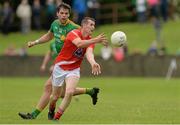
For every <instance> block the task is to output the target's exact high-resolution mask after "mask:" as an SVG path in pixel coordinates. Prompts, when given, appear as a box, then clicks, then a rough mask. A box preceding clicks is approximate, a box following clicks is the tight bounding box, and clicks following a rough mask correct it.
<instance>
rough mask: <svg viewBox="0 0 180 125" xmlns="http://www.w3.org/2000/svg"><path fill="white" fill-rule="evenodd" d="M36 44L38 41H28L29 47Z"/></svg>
mask: <svg viewBox="0 0 180 125" xmlns="http://www.w3.org/2000/svg"><path fill="white" fill-rule="evenodd" d="M35 44H36V43H35V42H34V41H30V42H28V43H27V45H28V47H29V48H30V47H32V46H34V45H35Z"/></svg>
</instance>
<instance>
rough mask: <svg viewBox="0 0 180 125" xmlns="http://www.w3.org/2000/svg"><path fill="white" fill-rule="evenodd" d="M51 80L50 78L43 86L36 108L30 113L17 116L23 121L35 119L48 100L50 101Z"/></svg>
mask: <svg viewBox="0 0 180 125" xmlns="http://www.w3.org/2000/svg"><path fill="white" fill-rule="evenodd" d="M51 81H52V78H51V77H50V78H49V79H48V80H47V81H46V83H45V85H44V91H43V94H42V96H41V98H40V100H39V102H38V104H37V106H36V109H35V110H33V111H32V113H19V115H20V116H21V117H22V118H23V119H35V118H36V117H37V116H38V115H39V113H40V112H41V111H42V110H43V109H44V108H45V107H46V106H47V105H48V103H49V100H50V96H51V92H52V83H51Z"/></svg>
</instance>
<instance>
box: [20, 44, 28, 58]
mask: <svg viewBox="0 0 180 125" xmlns="http://www.w3.org/2000/svg"><path fill="white" fill-rule="evenodd" d="M18 55H19V56H21V57H26V56H28V53H27V48H26V46H22V47H21V48H20V49H19V50H18Z"/></svg>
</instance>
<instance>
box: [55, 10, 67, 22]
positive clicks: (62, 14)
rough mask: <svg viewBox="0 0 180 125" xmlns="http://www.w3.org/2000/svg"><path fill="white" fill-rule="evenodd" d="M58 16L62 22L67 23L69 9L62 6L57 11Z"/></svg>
mask: <svg viewBox="0 0 180 125" xmlns="http://www.w3.org/2000/svg"><path fill="white" fill-rule="evenodd" d="M57 17H58V19H59V20H60V22H61V23H65V22H66V21H67V19H68V18H69V10H68V9H65V8H61V9H60V10H59V12H57Z"/></svg>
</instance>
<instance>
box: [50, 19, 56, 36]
mask: <svg viewBox="0 0 180 125" xmlns="http://www.w3.org/2000/svg"><path fill="white" fill-rule="evenodd" d="M55 21H56V20H55ZM55 21H53V22H52V23H51V26H50V29H49V31H50V32H52V33H53V32H54V31H53V27H54V25H55Z"/></svg>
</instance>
